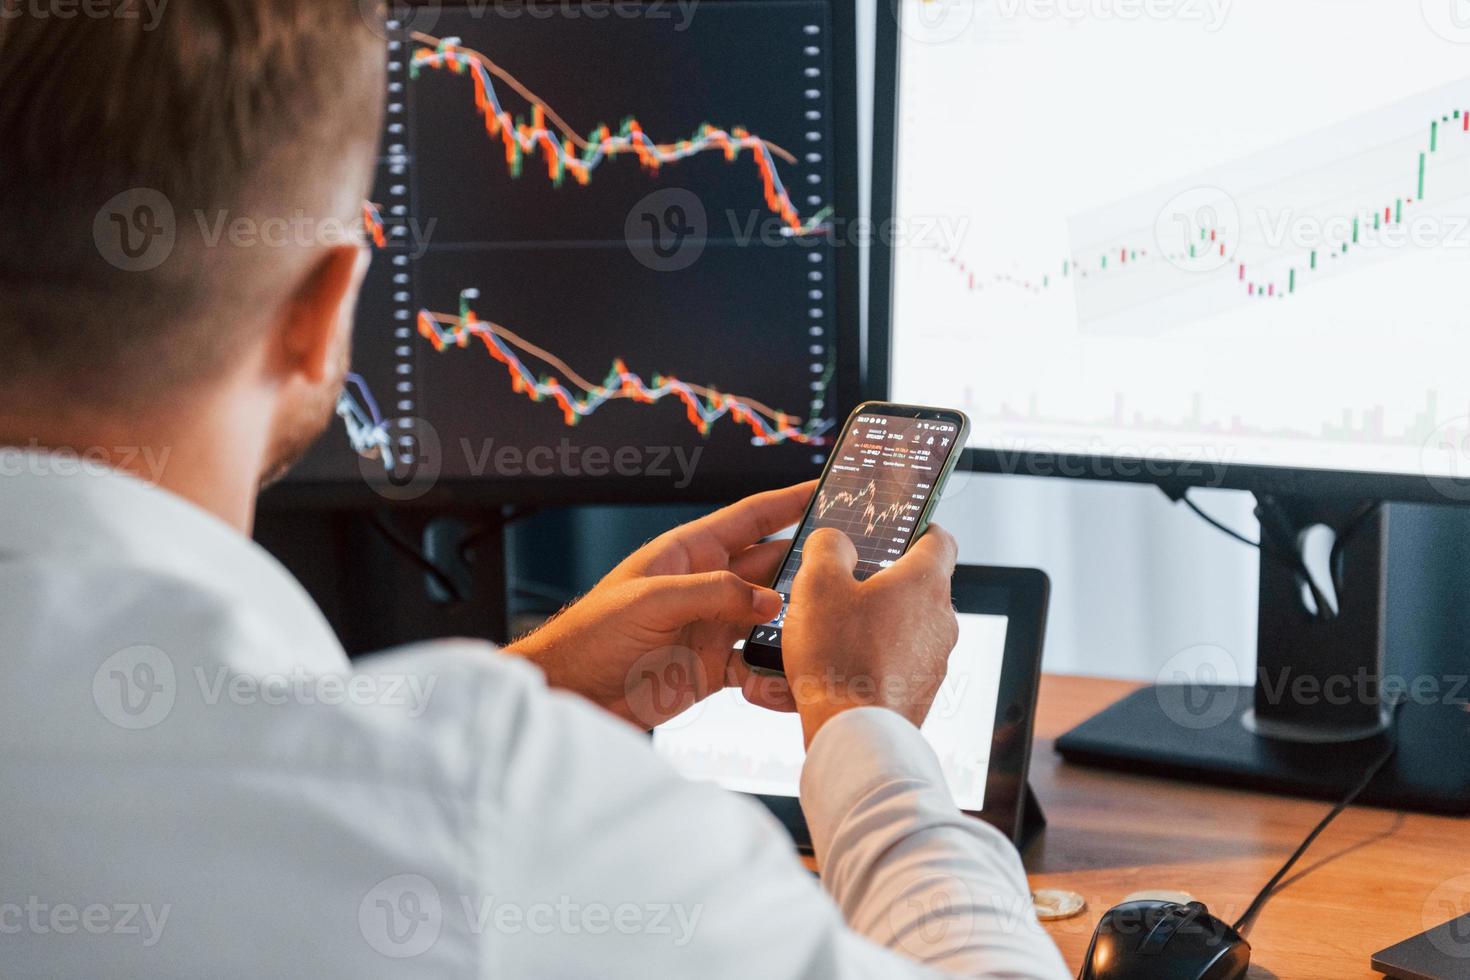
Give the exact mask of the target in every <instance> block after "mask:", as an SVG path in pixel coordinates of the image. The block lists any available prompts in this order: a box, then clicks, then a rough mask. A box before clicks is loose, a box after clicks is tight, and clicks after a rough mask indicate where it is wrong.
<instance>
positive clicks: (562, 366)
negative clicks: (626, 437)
mask: <svg viewBox="0 0 1470 980" xmlns="http://www.w3.org/2000/svg"><path fill="white" fill-rule="evenodd" d="M429 316H430V317H432V318H433V320H434V322H435V323H438V324H442V325H444V326H447V327H454V326H456V325H457V324H458V323H459V322H460V318H459V317H457V316H454V315H452V314H449V313H430V314H429ZM476 322H477V323H478V324H480V325H481V326H483V327H485V328H486V329H487V330H490V331H491V332H493V333H494V334H495V335H496V336H497V337H500V338H501V339H503V340H504V341H506V342H507V343H509V344H511V345H513V346H515V347H518V348H519V349H521V350H522V351H524V352H526V353H527V354H530V355H531V356H532V357H535V358H538V359H540V360H541V361H544V362H545V363H546V364H549V365H550V366H551V367H553V368H555V369H556V370H558V371H560V372H561V373H562V374H564V375H565V376H566V378H567V380H568V381H570V382H571V383H572V384H574V385H576V386H577V387H578V388H581V389H582V390H583V391H585V392H587V393H588V394H591V393H593V392H595V391H598V390H599V389H600V387H601V386H600V385H595V384H593V383H592V382H590V381H588V380H587V379H586V378H584V377H582V375H581V374H579V373H578V372H577V371H576V370H575V369H574V368H573V367H572V366H571V365H570V364H568V363H567V362H566V361H564V360H562V359H561V358H560V357H557V356H556V355H555V354H553V353H551V351H549V350H547V349H546V348H544V347H540V346H538V345H536V344H533V343H531V341H529V340H527V339H525V338H524V337H522V336H520V335H519V334H517V333H516V332H515V331H514V330H511V329H510V328H509V327H506V326H503V325H501V324H499V323H496V322H495V321H493V320H485V319H482V318H476ZM682 383H683V384H684V385H685V386H686V387H687V388H689V389H690V390H691V391H694V392H696V393H698V394H699V395H701V396H703V397H705V398H723V397H725V395H724V394H723V393H722V392H717V391H715V390H714V389H713V388H707V387H705V386H704V385H697V384H690V383H689V382H687V381H685V382H682ZM610 397H611V398H633V397H634V396H633V395H632V394H631V393H629V392H627V391H619V392H617V393H616V394H614V395H611V396H610ZM635 400H636V399H635ZM740 400H741V401H742V402H744V403H745V404H746V405H748V406H749V407H751V408H753V409H755V410H756V411H757V412H759V413H761V414H762V415H764V416H766V417H767V418H772V419H775V418H784V419H785V420H786V421H787V422H788V423H790V424H792V425H796V424H799V423H800V422H801V421H802V420H801V418H800V417H799V416H796V415H792V414H790V413H788V412H781V411H777V410H776V409H774V408H771V407H770V406H769V405H766V404H764V403H762V402H758V401H756V400H755V399H753V398H746V397H745V396H744V395H741V396H740Z"/></svg>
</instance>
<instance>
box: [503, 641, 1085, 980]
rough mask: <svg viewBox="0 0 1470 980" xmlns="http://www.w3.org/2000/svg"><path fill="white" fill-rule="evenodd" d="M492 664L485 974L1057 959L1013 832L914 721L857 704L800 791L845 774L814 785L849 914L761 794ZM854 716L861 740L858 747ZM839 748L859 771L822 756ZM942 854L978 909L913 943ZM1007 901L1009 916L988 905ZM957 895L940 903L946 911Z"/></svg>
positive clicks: (779, 973) (811, 969)
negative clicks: (949, 768) (964, 923)
mask: <svg viewBox="0 0 1470 980" xmlns="http://www.w3.org/2000/svg"><path fill="white" fill-rule="evenodd" d="M496 659H499V658H496ZM494 673H495V674H496V675H498V678H499V681H500V682H499V683H496V684H494V685H493V687H494V692H493V694H492V695H489V696H487V698H486V703H485V704H484V706H483V708H482V718H481V722H482V723H481V724H480V725H479V728H480V729H481V730H479V731H477V732H476V733H475V739H476V740H477V741H482V744H484V745H486V746H487V747H490V748H489V750H488V751H487V758H486V766H485V768H484V779H483V782H484V785H483V786H481V787H480V788H479V790H478V792H477V794H476V795H477V799H478V803H479V812H478V814H477V818H476V823H477V825H478V830H477V831H476V832H477V833H478V834H479V843H480V847H479V852H480V856H479V859H478V861H477V877H478V878H479V879H480V880H479V883H478V885H477V888H478V889H479V891H480V892H482V893H483V894H487V895H493V896H494V902H493V903H492V904H493V905H494V906H495V909H501V910H504V911H506V913H507V917H506V919H505V921H507V922H510V923H512V924H513V926H514V928H510V929H501V928H497V927H496V926H497V924H498V923H500V922H501V919H499V918H498V917H496V916H495V915H494V914H491V915H487V916H486V917H485V922H486V924H487V925H488V926H490V928H487V929H483V930H480V931H478V932H477V935H478V937H479V939H480V943H481V952H480V960H481V963H482V965H483V969H482V971H481V972H482V975H485V976H525V977H535V976H553V975H554V976H598V977H601V978H607V980H618V978H625V977H626V978H628V980H634V978H638V980H642V978H645V977H649V976H700V977H732V978H733V977H741V978H745V977H751V976H759V977H768V978H773V980H783V978H790V980H796V978H848V977H853V978H857V977H862V978H868V977H871V978H875V980H876V978H880V977H881V978H903V977H936V976H941V975H943V974H942V973H941V972H940V971H941V970H942V971H950V970H953V971H954V972H960V973H964V974H965V975H969V976H976V977H997V978H1000V977H1007V978H1032V977H1035V978H1047V980H1056V978H1061V977H1064V976H1066V973H1065V970H1064V969H1063V968H1062V966H1061V960H1060V958H1059V956H1058V955H1057V952H1056V949H1055V947H1054V946H1052V944H1051V942H1050V940H1049V939H1048V938H1047V937H1046V936H1045V935H1044V934H1043V933H1042V932H1041V931H1040V929H1039V928H1035V929H1032V928H1029V926H1034V925H1035V920H1034V916H1032V914H1031V911H1030V904H1029V901H1024V902H1023V900H1024V899H1027V893H1026V890H1025V879H1024V876H1023V875H1022V874H1021V871H1020V867H1019V863H1018V862H1017V860H1016V858H1015V855H1014V853H1008V851H1007V849H1008V848H1009V844H1007V843H1006V842H1005V841H1004V839H1002V838H1000V837H999V835H995V834H994V832H993V831H992V832H991V833H990V834H987V833H986V832H985V831H986V830H988V829H989V828H984V829H981V825H979V824H978V822H976V825H975V827H969V826H967V820H966V819H962V818H960V816H959V814H958V812H957V811H955V810H954V806H953V804H952V803H948V802H946V801H947V791H946V790H945V789H944V788H943V784H942V783H938V784H937V787H936V785H934V784H933V780H935V779H937V775H936V774H937V772H938V767H937V763H936V762H934V761H933V759H932V754H931V755H930V756H929V757H927V759H926V757H925V756H924V755H923V753H922V752H919V751H918V750H919V749H920V748H922V749H924V751H927V744H926V743H924V742H923V741H922V739H918V736H917V733H916V732H914V733H913V737H912V738H911V737H909V734H910V733H909V732H906V731H905V730H904V729H903V728H902V727H900V726H899V725H895V724H893V723H892V722H890V721H888V720H887V719H884V718H871V717H867V716H864V717H861V718H858V719H856V720H849V721H844V722H843V723H842V725H841V726H840V729H839V730H838V731H837V732H834V737H832V738H827V739H823V743H824V744H821V745H818V746H814V748H816V749H819V750H820V754H818V755H817V756H816V757H815V758H814V762H815V767H813V766H812V764H811V763H809V764H808V768H809V772H811V773H813V774H814V775H813V779H812V780H811V781H810V785H809V786H808V791H809V792H814V793H819V794H825V793H827V792H829V791H830V792H831V793H834V794H837V798H834V799H824V800H823V803H822V806H823V807H824V810H823V814H824V815H823V817H822V828H823V831H822V832H823V838H822V839H823V847H824V855H825V857H826V858H827V860H828V861H829V862H832V863H831V865H830V868H831V871H830V872H829V875H835V876H836V877H835V878H833V879H832V880H834V881H837V882H840V883H841V884H840V885H838V886H836V887H835V889H834V892H833V894H834V895H836V896H837V897H838V899H839V902H840V903H841V904H842V906H843V910H844V911H848V912H850V913H852V914H853V915H854V916H855V917H854V918H852V919H851V922H852V924H851V926H849V924H848V922H846V921H844V917H843V913H842V912H840V911H839V908H838V905H837V904H835V903H834V902H833V901H832V898H831V897H830V896H829V895H827V894H824V892H823V890H822V888H821V886H820V884H819V882H818V881H817V879H816V878H815V877H814V876H813V875H812V874H811V873H810V872H808V871H807V870H806V869H805V867H803V866H802V864H801V862H800V861H799V860H798V858H797V857H796V855H795V852H794V849H793V847H792V844H791V839H790V837H789V836H788V835H787V834H786V833H785V831H784V829H783V828H781V826H780V824H779V823H777V822H776V821H775V819H774V818H773V817H772V816H771V815H770V814H769V813H768V812H767V811H766V810H765V809H764V807H762V806H761V805H760V804H759V803H757V802H756V801H754V800H753V799H750V798H748V797H742V796H738V795H737V794H734V793H729V792H726V791H724V790H721V789H719V788H717V787H715V786H713V785H709V784H701V783H695V782H691V781H688V780H685V779H683V778H681V777H680V776H679V775H677V774H676V773H675V772H674V771H673V769H672V768H671V767H670V766H669V765H668V764H667V763H665V762H664V760H662V759H660V758H659V757H658V756H657V755H656V754H655V753H654V752H653V751H652V749H651V746H650V744H649V739H648V737H647V736H646V735H645V734H644V733H640V732H637V731H636V730H634V729H633V728H632V727H630V726H628V725H626V724H624V723H623V722H621V721H618V720H617V719H614V718H613V717H611V716H610V715H607V714H606V713H605V712H603V711H601V710H600V709H597V708H595V707H593V706H591V705H590V704H588V703H586V702H584V701H582V700H581V699H579V698H576V697H574V696H571V695H567V694H562V693H558V692H549V691H547V690H545V688H544V687H543V686H542V685H541V683H540V680H539V678H535V679H534V680H527V678H526V675H527V674H529V671H521V670H509V669H500V670H495V671H494ZM848 714H859V712H848ZM838 720H841V719H838ZM893 720H894V721H900V719H898V718H897V716H893ZM834 724H835V721H834ZM910 728H911V726H910ZM844 733H845V734H844ZM824 734H825V732H824ZM849 735H856V736H858V737H859V738H860V739H861V744H860V745H854V746H852V748H851V749H849V748H848V747H847V746H848V736H849ZM915 739H918V740H917V742H915ZM889 741H891V742H893V743H894V744H892V745H886V746H885V745H884V743H885V742H889ZM828 743H830V747H828ZM880 746H883V748H882V751H881V752H880V751H875V749H876V748H877V747H880ZM864 753H867V754H868V755H870V756H871V758H869V759H867V760H866V761H863V760H862V759H861V758H860V757H861V756H862V755H863V754H864ZM916 755H917V756H918V758H915V756H916ZM843 766H852V767H853V771H852V772H851V773H850V774H849V775H847V776H845V777H844V776H841V775H839V774H837V773H835V772H829V771H828V770H829V769H831V768H832V767H836V768H841V767H843ZM946 810H948V811H950V813H949V814H946V813H945V811H946ZM969 822H973V821H969ZM869 833H871V834H873V835H874V837H873V839H871V840H865V839H863V838H864V835H865V834H869ZM936 870H941V871H943V872H945V873H948V874H951V875H953V876H954V877H955V878H956V879H957V880H959V881H961V882H962V883H963V885H964V887H965V888H967V889H968V890H969V891H970V892H972V893H974V894H975V895H977V896H981V898H980V899H977V904H976V905H975V908H977V909H983V910H984V912H985V917H983V918H977V919H973V920H971V922H970V925H969V927H968V930H967V931H968V932H969V939H968V941H967V942H965V943H964V944H963V945H962V947H961V948H958V949H955V950H950V951H949V952H947V953H945V954H944V955H941V947H943V944H942V943H941V944H940V945H939V946H928V945H924V944H922V943H920V944H917V945H915V944H914V941H913V938H914V935H915V932H914V930H915V929H916V928H917V929H919V930H920V931H921V932H922V931H923V927H924V925H925V922H928V921H930V920H921V919H919V918H915V917H914V915H913V913H912V911H910V910H908V909H907V907H906V906H905V905H904V904H903V903H905V902H908V901H913V900H920V901H924V900H928V899H929V898H930V897H931V896H933V895H934V894H936V893H935V892H934V891H933V890H932V889H927V890H926V886H925V884H924V882H925V881H926V880H927V879H928V878H929V877H931V876H932V874H933V873H934V872H935V871H936ZM981 901H984V902H986V903H987V904H984V905H981V904H979V902H981ZM1006 902H1009V905H1007V906H1006V908H1007V910H1008V911H1009V912H1011V913H1013V917H1012V918H1011V919H1009V920H1002V918H1001V917H1000V916H999V915H995V916H991V910H993V909H994V910H998V908H999V906H1000V905H1001V904H1003V903H1006ZM1021 904H1024V909H1022V910H1021V911H1017V909H1018V906H1019V905H1021ZM490 911H491V912H492V913H493V912H494V909H491V910H490ZM965 914H966V910H965V909H961V908H958V907H956V908H952V909H949V910H948V911H947V913H946V914H945V916H944V917H943V922H945V923H952V922H959V921H961V920H963V919H964V917H965ZM991 929H997V930H1003V929H1009V933H1008V934H1002V935H996V936H991V935H987V933H988V932H989V930H991ZM885 947H887V948H885Z"/></svg>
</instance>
